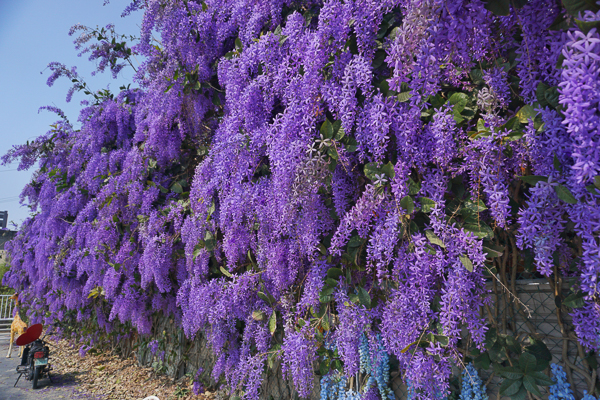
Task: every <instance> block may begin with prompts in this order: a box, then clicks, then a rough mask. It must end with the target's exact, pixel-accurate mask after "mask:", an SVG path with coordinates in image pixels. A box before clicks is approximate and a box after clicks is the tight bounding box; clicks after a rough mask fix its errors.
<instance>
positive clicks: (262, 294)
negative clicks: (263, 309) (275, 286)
mask: <svg viewBox="0 0 600 400" xmlns="http://www.w3.org/2000/svg"><path fill="white" fill-rule="evenodd" d="M256 294H257V295H258V297H259V298H260V299H261V300H263V301H264V302H266V303H267V304H271V299H270V298H269V296H267V295H266V294H264V293H263V292H257V293H256Z"/></svg>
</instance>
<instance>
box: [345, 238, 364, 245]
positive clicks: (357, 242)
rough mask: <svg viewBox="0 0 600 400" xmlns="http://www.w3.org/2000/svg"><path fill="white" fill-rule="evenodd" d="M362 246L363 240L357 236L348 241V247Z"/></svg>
mask: <svg viewBox="0 0 600 400" xmlns="http://www.w3.org/2000/svg"><path fill="white" fill-rule="evenodd" d="M362 244H363V240H362V239H361V238H360V236H358V235H354V236H352V237H351V238H350V240H348V247H360V246H361V245H362Z"/></svg>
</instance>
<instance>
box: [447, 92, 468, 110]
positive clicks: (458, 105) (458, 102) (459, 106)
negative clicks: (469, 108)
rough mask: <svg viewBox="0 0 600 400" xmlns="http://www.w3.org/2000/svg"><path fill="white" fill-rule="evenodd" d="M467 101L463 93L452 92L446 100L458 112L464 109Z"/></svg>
mask: <svg viewBox="0 0 600 400" xmlns="http://www.w3.org/2000/svg"><path fill="white" fill-rule="evenodd" d="M468 101H469V97H468V96H467V95H466V94H465V93H454V94H453V95H452V96H450V98H449V99H448V102H449V103H450V104H452V105H453V106H454V107H453V108H452V110H453V111H454V112H455V113H459V114H460V113H461V112H462V111H463V110H464V109H465V107H466V105H467V103H468Z"/></svg>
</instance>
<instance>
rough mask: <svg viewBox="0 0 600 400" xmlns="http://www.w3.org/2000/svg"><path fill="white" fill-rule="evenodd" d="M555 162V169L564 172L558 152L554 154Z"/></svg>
mask: <svg viewBox="0 0 600 400" xmlns="http://www.w3.org/2000/svg"><path fill="white" fill-rule="evenodd" d="M553 164H554V169H555V170H557V171H558V172H560V173H561V174H562V167H561V166H560V160H559V159H558V157H556V154H554V160H553Z"/></svg>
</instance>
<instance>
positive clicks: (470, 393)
mask: <svg viewBox="0 0 600 400" xmlns="http://www.w3.org/2000/svg"><path fill="white" fill-rule="evenodd" d="M487 399H488V395H487V393H486V392H485V385H484V384H483V382H482V381H481V378H480V377H479V374H478V373H477V370H476V369H475V367H474V366H473V364H472V363H471V364H469V365H467V368H465V370H464V371H463V373H462V385H461V391H460V400H487Z"/></svg>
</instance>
